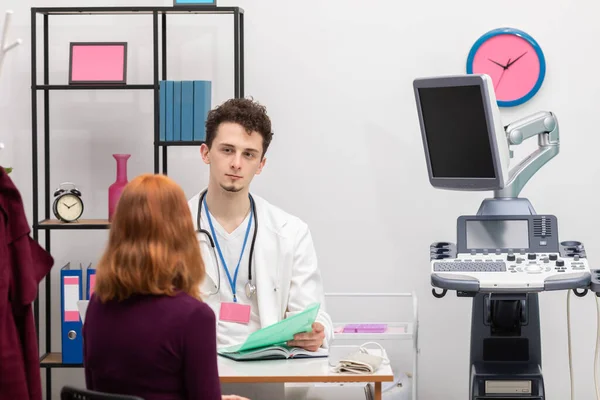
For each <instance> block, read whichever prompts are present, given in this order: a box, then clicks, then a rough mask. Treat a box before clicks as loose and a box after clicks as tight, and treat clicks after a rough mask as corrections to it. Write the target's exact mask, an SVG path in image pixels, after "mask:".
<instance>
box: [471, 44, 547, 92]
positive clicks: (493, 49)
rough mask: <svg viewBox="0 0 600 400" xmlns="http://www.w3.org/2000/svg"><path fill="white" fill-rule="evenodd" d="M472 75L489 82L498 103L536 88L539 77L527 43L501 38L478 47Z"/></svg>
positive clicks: (535, 62) (531, 51)
mask: <svg viewBox="0 0 600 400" xmlns="http://www.w3.org/2000/svg"><path fill="white" fill-rule="evenodd" d="M473 73H475V74H487V75H489V76H490V77H491V78H492V82H493V83H494V89H495V92H496V99H497V100H499V101H514V100H517V99H520V98H521V97H523V96H525V95H527V94H528V93H529V92H530V91H531V90H532V89H533V88H534V87H535V85H536V82H537V80H538V78H539V75H540V60H539V58H538V56H537V53H536V51H535V49H534V48H533V46H532V45H531V44H530V43H529V42H528V41H527V40H525V39H523V38H521V37H519V36H516V35H512V34H500V35H497V36H493V37H492V38H490V39H488V40H487V41H485V42H484V43H483V44H482V45H481V46H480V47H479V49H478V50H477V53H476V54H475V57H474V58H473Z"/></svg>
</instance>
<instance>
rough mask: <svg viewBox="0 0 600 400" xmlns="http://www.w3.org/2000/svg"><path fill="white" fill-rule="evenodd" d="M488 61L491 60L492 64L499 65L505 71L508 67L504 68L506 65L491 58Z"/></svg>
mask: <svg viewBox="0 0 600 400" xmlns="http://www.w3.org/2000/svg"><path fill="white" fill-rule="evenodd" d="M488 60H490V61H491V62H493V63H494V64H496V65H499V66H501V67H502V68H503V69H506V68H507V66H504V65H502V64H500V63H499V62H497V61H494V60H492V59H491V58H488Z"/></svg>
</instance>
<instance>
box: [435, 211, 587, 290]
mask: <svg viewBox="0 0 600 400" xmlns="http://www.w3.org/2000/svg"><path fill="white" fill-rule="evenodd" d="M457 228H458V229H457V233H458V237H457V238H458V240H457V243H456V245H455V244H454V243H450V242H436V243H433V244H432V245H431V247H430V260H431V280H432V284H433V285H434V286H436V287H439V288H442V289H453V290H463V291H475V292H479V291H484V292H494V291H498V292H501V291H515V290H518V291H520V292H539V291H545V290H564V289H577V288H585V287H587V286H589V284H590V280H591V273H590V269H589V266H588V262H587V258H586V254H585V248H584V246H583V244H582V243H580V242H577V241H565V242H559V241H558V235H557V223H556V218H555V217H554V216H552V215H525V216H461V217H459V218H458V225H457Z"/></svg>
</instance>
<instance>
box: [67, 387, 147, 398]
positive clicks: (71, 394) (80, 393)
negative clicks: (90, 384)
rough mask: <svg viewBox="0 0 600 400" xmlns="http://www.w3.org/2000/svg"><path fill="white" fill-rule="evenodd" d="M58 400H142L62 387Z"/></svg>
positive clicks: (121, 395)
mask: <svg viewBox="0 0 600 400" xmlns="http://www.w3.org/2000/svg"><path fill="white" fill-rule="evenodd" d="M60 400H144V399H142V398H141V397H137V396H128V395H123V394H112V393H101V392H96V391H93V390H85V389H78V388H75V387H72V386H64V387H63V388H62V390H61V392H60Z"/></svg>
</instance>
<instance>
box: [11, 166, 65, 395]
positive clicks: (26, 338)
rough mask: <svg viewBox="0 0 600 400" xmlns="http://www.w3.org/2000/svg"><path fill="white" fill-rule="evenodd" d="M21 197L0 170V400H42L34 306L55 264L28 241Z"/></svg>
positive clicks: (32, 241)
mask: <svg viewBox="0 0 600 400" xmlns="http://www.w3.org/2000/svg"><path fill="white" fill-rule="evenodd" d="M30 231H31V230H30V228H29V225H28V223H27V218H26V216H25V210H24V208H23V201H22V199H21V194H20V193H19V191H18V190H17V188H16V187H15V185H14V183H13V181H12V180H11V178H10V177H9V176H8V174H7V173H6V171H5V170H4V169H3V168H2V167H0V400H41V399H42V383H41V377H40V362H39V350H38V342H37V340H38V339H37V336H36V332H35V321H34V316H33V308H32V305H33V302H34V300H35V298H36V296H37V287H38V285H39V283H40V281H41V280H42V279H43V278H44V276H46V275H47V274H48V273H49V272H50V269H51V268H52V266H53V264H54V260H53V258H52V256H51V255H50V254H49V253H48V252H47V251H46V250H44V249H43V248H42V247H41V246H40V245H39V244H38V243H37V242H36V241H35V240H33V239H32V238H31V237H30V236H29V233H30Z"/></svg>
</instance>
